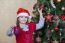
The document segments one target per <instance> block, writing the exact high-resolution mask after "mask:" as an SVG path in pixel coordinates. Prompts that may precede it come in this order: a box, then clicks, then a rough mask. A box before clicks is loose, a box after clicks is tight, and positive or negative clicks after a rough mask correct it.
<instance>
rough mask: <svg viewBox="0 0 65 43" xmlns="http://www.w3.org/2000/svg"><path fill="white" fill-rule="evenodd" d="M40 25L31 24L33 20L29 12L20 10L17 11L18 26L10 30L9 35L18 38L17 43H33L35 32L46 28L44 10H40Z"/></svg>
mask: <svg viewBox="0 0 65 43" xmlns="http://www.w3.org/2000/svg"><path fill="white" fill-rule="evenodd" d="M39 13H40V18H39V19H40V20H39V23H37V24H36V23H34V22H29V19H31V18H32V16H30V13H29V12H28V10H26V9H23V8H19V9H18V11H17V25H16V26H14V27H11V28H10V30H8V32H7V35H8V36H12V35H13V34H14V35H15V37H16V43H33V41H32V36H33V32H34V31H35V30H38V29H41V28H42V27H43V26H44V20H45V19H44V18H43V16H42V10H39Z"/></svg>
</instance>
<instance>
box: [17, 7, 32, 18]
mask: <svg viewBox="0 0 65 43" xmlns="http://www.w3.org/2000/svg"><path fill="white" fill-rule="evenodd" d="M20 16H28V17H29V18H32V16H30V13H29V11H28V10H26V9H23V8H19V9H18V11H17V18H18V17H20Z"/></svg>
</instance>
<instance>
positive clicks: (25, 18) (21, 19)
mask: <svg viewBox="0 0 65 43" xmlns="http://www.w3.org/2000/svg"><path fill="white" fill-rule="evenodd" d="M18 20H19V22H20V23H21V24H25V23H26V22H27V21H28V17H27V16H20V17H19V19H18Z"/></svg>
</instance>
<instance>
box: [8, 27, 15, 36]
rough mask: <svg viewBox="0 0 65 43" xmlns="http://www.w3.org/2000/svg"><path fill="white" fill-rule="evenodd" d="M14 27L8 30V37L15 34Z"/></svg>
mask: <svg viewBox="0 0 65 43" xmlns="http://www.w3.org/2000/svg"><path fill="white" fill-rule="evenodd" d="M13 28H14V27H10V28H9V29H8V30H7V35H8V36H12V35H13V34H14V29H13Z"/></svg>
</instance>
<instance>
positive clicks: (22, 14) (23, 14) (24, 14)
mask: <svg viewBox="0 0 65 43" xmlns="http://www.w3.org/2000/svg"><path fill="white" fill-rule="evenodd" d="M19 16H28V17H29V18H32V16H29V15H28V13H20V14H18V15H17V17H19Z"/></svg>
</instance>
